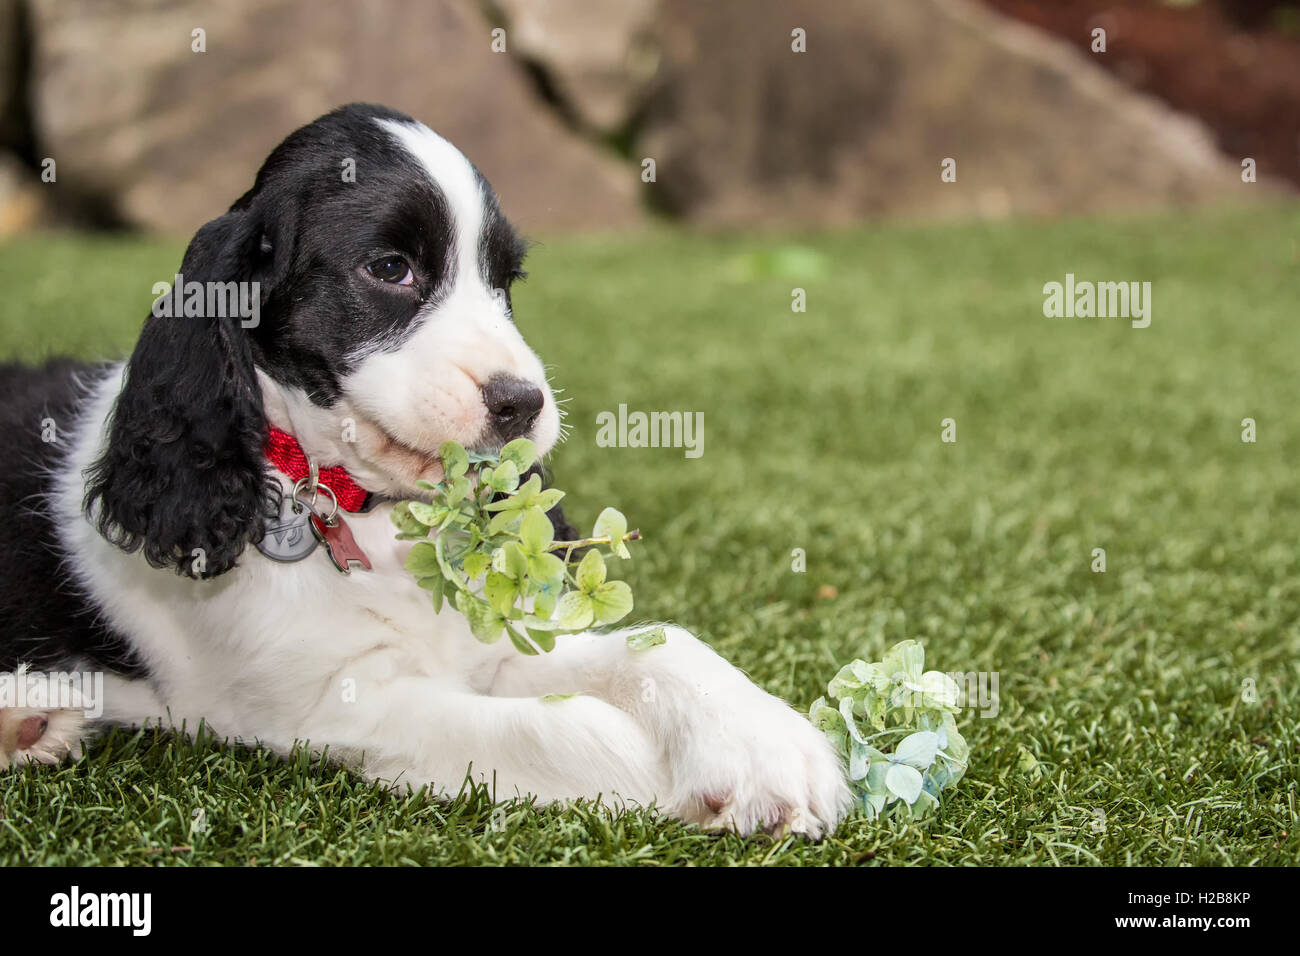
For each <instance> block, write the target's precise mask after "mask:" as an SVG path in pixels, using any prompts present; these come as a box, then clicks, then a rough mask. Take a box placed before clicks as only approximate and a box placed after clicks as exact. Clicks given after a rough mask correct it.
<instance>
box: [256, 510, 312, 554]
mask: <svg viewBox="0 0 1300 956" xmlns="http://www.w3.org/2000/svg"><path fill="white" fill-rule="evenodd" d="M310 519H311V513H310V512H309V511H307V509H306V508H303V507H301V506H299V508H298V510H297V511H295V510H294V507H293V499H292V498H285V497H283V496H282V497H281V499H280V511H279V514H277V515H274V516H272V517H270V518H268V519H267V520H266V525H265V526H264V527H263V529H262V540H261V541H259V542H257V550H258V551H261V552H262V553H263V554H264V555H266V556H267V557H268V558H270V559H271V560H272V561H282V562H285V563H286V564H287V563H290V562H293V561H301V560H302V559H303V558H305V557H307V555H309V554H311V553H312V552H313V551H315V550H316V544H317V541H316V536H315V535H314V534H313V533H312V527H311V521H310Z"/></svg>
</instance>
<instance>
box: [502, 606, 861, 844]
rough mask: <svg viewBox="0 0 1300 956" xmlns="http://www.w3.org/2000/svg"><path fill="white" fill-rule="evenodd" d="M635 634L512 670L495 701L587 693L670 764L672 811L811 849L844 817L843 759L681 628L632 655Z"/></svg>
mask: <svg viewBox="0 0 1300 956" xmlns="http://www.w3.org/2000/svg"><path fill="white" fill-rule="evenodd" d="M644 630H648V628H644V627H642V628H633V629H630V630H625V631H615V632H611V633H603V634H601V633H587V634H577V635H573V636H571V637H561V638H560V639H559V640H558V641H557V644H556V647H555V650H554V651H552V652H551V653H550V654H545V655H539V656H537V657H523V656H520V657H518V658H516V659H513V660H508V661H507V662H506V663H505V664H504V665H503V666H502V668H501V671H500V673H499V674H498V676H497V680H496V682H495V683H494V685H493V687H492V692H493V693H499V694H504V695H519V694H525V693H548V692H549V693H582V694H590V695H593V696H595V697H598V698H600V699H602V700H605V701H608V702H609V703H611V704H613V705H614V706H616V707H618V708H619V709H620V710H621V711H622V712H624V713H626V714H628V715H630V716H631V717H632V718H633V719H634V720H635V721H636V722H637V724H638V725H640V726H641V727H644V728H645V729H646V731H647V732H648V733H649V734H650V735H651V736H652V737H653V739H654V741H655V743H656V745H657V746H658V747H659V748H660V750H661V752H663V753H664V754H665V756H666V757H667V760H668V766H669V769H670V773H671V775H672V782H671V787H670V789H669V791H668V792H666V793H660V794H658V796H659V797H660V800H661V805H663V806H664V807H665V808H666V809H667V810H669V811H670V812H672V813H673V814H675V815H677V816H680V817H681V818H683V819H685V820H688V821H692V822H697V823H700V824H702V825H704V826H706V827H709V828H727V829H735V830H737V831H739V832H741V833H750V832H752V831H754V830H758V829H764V830H770V831H776V832H785V831H790V832H800V833H806V834H807V835H809V836H812V837H814V838H816V837H820V836H822V835H823V834H825V833H827V832H829V831H830V830H831V829H833V828H834V827H835V825H836V824H838V823H839V821H840V820H841V819H842V818H843V816H844V815H845V813H846V812H847V809H848V806H849V803H850V795H849V791H848V787H847V784H846V783H845V779H844V769H843V766H842V763H841V761H840V758H839V756H838V755H837V754H836V753H835V751H834V749H833V748H832V747H831V745H830V743H829V741H827V739H826V738H825V736H824V735H823V734H822V733H821V732H820V731H819V730H817V729H816V728H814V727H813V726H812V724H810V723H809V722H808V720H807V719H806V718H805V717H804V716H803V715H801V714H799V713H796V712H795V711H794V710H792V709H791V708H790V707H789V705H787V704H786V703H785V702H784V701H782V700H781V699H780V698H778V697H774V696H772V695H771V694H768V693H766V692H765V691H763V690H761V689H760V688H758V687H757V686H755V685H754V684H753V683H752V682H751V681H750V680H749V679H748V678H747V677H746V676H745V675H744V674H743V673H741V672H740V671H739V670H738V669H736V668H735V667H733V666H732V665H731V664H729V663H727V662H726V661H725V660H723V659H722V658H721V657H720V656H718V654H717V653H715V652H714V651H713V649H712V648H710V647H708V646H707V645H706V644H704V643H702V642H701V641H699V640H698V639H696V638H695V637H694V636H693V635H692V634H690V633H689V632H688V631H685V630H683V629H682V628H680V627H666V628H664V631H665V634H666V635H667V641H666V643H664V644H661V645H658V646H654V647H650V648H647V649H645V650H632V649H630V648H629V647H628V645H627V642H626V638H627V636H628V635H629V634H633V633H637V632H640V631H644Z"/></svg>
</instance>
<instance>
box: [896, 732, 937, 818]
mask: <svg viewBox="0 0 1300 956" xmlns="http://www.w3.org/2000/svg"><path fill="white" fill-rule="evenodd" d="M938 751H939V735H938V734H936V733H935V732H934V731H931V730H922V731H919V732H918V733H915V734H908V735H907V736H906V737H904V738H903V739H902V740H900V741H899V743H898V746H897V747H895V748H894V756H893V760H894V762H895V763H904V764H907V765H908V766H909V767H915V768H916V769H917V770H924V769H925V768H926V767H928V766H930V764H932V763H934V755H935V754H936V753H938ZM913 799H915V798H913ZM907 802H908V803H911V802H912V801H911V800H909V801H907Z"/></svg>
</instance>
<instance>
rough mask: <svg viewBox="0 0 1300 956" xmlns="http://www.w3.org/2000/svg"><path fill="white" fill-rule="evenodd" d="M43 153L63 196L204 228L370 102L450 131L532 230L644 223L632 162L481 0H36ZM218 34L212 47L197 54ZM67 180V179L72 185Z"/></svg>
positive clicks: (35, 88)
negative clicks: (312, 137) (599, 137)
mask: <svg viewBox="0 0 1300 956" xmlns="http://www.w3.org/2000/svg"><path fill="white" fill-rule="evenodd" d="M29 3H30V8H31V29H32V33H33V36H34V51H33V62H32V75H31V79H30V86H31V93H32V101H33V111H32V112H33V116H34V123H35V128H36V138H37V142H38V143H39V144H40V149H41V151H42V152H44V153H45V154H47V155H50V156H52V157H54V158H55V159H56V160H57V163H58V176H59V180H58V182H59V186H58V188H59V189H60V192H61V193H62V194H63V195H64V196H65V197H66V198H67V200H68V201H79V200H75V199H74V198H73V197H76V196H85V195H90V196H96V197H104V198H106V199H107V200H109V201H110V202H111V203H112V204H113V206H114V210H115V212H116V213H117V214H119V215H120V216H121V218H123V219H125V220H126V221H128V222H130V223H134V224H137V225H141V226H145V227H148V228H153V229H160V230H167V231H173V232H180V233H189V232H192V231H193V230H194V229H195V228H197V227H198V226H199V225H200V224H202V223H203V222H205V221H207V220H208V219H211V218H212V217H214V216H217V215H219V214H220V213H221V212H223V211H224V210H225V209H226V208H227V207H228V206H229V205H230V203H231V202H233V201H234V200H235V199H236V198H238V197H239V196H240V195H241V194H242V193H243V192H244V190H246V189H247V188H248V186H249V185H251V184H252V181H253V176H254V174H255V173H256V170H257V167H258V165H259V164H260V163H261V161H262V160H263V159H264V158H265V157H266V154H267V153H268V152H269V151H270V150H271V149H272V148H273V147H274V146H275V145H276V143H278V142H279V141H280V140H281V139H282V138H283V137H284V136H285V135H287V134H288V133H289V132H291V131H292V130H293V129H294V128H296V127H298V126H300V125H302V124H303V123H306V122H309V121H310V120H312V119H314V118H315V117H316V116H318V115H320V114H321V113H324V112H326V111H327V110H329V109H331V108H332V107H334V106H337V105H339V104H341V103H345V102H349V101H354V100H368V101H372V102H378V103H384V104H386V105H388V106H392V107H394V108H396V109H400V110H403V111H404V112H407V113H410V114H411V115H412V116H414V117H416V118H417V119H420V120H422V121H424V122H425V123H427V124H428V125H430V126H431V127H433V128H434V129H436V130H437V131H438V132H440V133H442V134H443V135H444V136H446V137H447V138H448V139H450V140H451V141H452V142H454V143H455V144H456V145H457V146H459V147H460V148H461V150H462V151H464V153H465V154H466V155H467V156H468V157H469V158H470V160H471V161H472V162H474V163H475V164H476V165H477V166H478V167H479V168H480V169H481V170H482V171H483V173H484V175H485V176H487V177H488V179H489V180H490V181H491V182H492V184H493V186H494V187H495V188H496V189H497V191H498V193H499V194H500V196H501V199H502V203H503V206H504V208H505V210H506V211H507V213H508V214H509V215H510V216H511V217H512V218H513V219H515V220H516V221H517V222H518V223H519V224H520V226H521V228H522V229H524V230H525V231H546V230H552V229H568V228H576V227H587V226H603V227H619V226H626V225H630V224H633V223H636V222H638V221H640V220H641V218H642V212H641V208H640V199H641V196H640V194H639V193H638V187H639V183H638V181H637V178H636V171H635V169H625V168H623V167H622V166H620V165H619V164H618V163H617V162H615V161H613V160H611V159H610V158H609V157H607V156H606V155H605V154H604V153H602V152H600V151H599V150H597V149H596V148H594V147H592V146H591V145H589V144H587V143H585V142H583V141H582V140H581V139H579V138H577V137H576V136H575V135H574V134H573V133H571V132H570V131H569V130H568V129H566V128H565V126H564V124H563V123H562V122H561V121H560V120H559V119H557V118H556V117H555V116H554V115H553V114H552V113H551V112H550V111H548V109H546V108H545V107H544V106H542V105H541V104H540V101H539V99H538V97H537V95H536V94H535V93H534V91H533V90H532V88H531V86H530V84H529V81H528V78H527V76H526V74H525V72H524V71H523V70H522V69H521V68H520V66H519V63H518V62H517V60H516V59H515V58H514V57H513V55H512V54H511V53H494V52H492V49H491V42H492V37H491V26H490V24H488V22H487V21H486V20H485V19H484V18H483V16H482V15H481V14H480V12H479V10H478V7H477V5H476V4H475V3H474V2H473V0H435V2H429V0H368V2H367V3H365V4H332V3H315V2H309V0H228V2H226V3H223V4H221V5H220V6H217V5H214V4H210V3H204V2H199V0H175V2H162V0H117V2H112V3H107V2H104V0H29ZM196 28H201V29H203V30H205V31H206V48H207V49H206V52H202V53H199V52H193V51H192V50H191V43H192V38H191V37H192V31H193V30H195V29H196ZM65 186H66V187H67V188H66V192H64V187H65Z"/></svg>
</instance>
